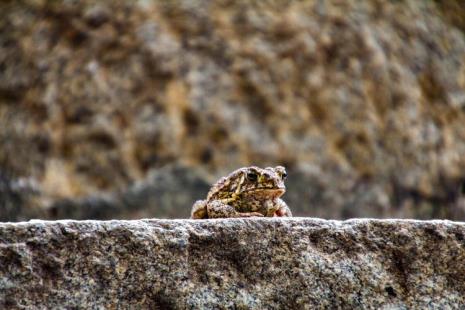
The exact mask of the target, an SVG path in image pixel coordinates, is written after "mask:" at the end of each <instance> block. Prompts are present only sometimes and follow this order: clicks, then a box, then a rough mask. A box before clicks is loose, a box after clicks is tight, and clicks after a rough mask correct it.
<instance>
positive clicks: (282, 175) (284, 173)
mask: <svg viewBox="0 0 465 310" xmlns="http://www.w3.org/2000/svg"><path fill="white" fill-rule="evenodd" d="M281 178H282V179H283V180H285V179H286V178H287V173H286V172H283V173H281Z"/></svg>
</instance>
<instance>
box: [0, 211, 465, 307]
mask: <svg viewBox="0 0 465 310" xmlns="http://www.w3.org/2000/svg"><path fill="white" fill-rule="evenodd" d="M464 236H465V223H458V222H450V221H425V222H421V221H408V220H350V221H344V222H341V221H326V220H318V219H310V218H290V219H226V220H206V221H203V220H199V221H193V220H138V221H108V222H100V221H83V222H78V221H58V222H44V221H33V222H27V223H26V222H23V223H16V224H11V223H3V224H0V266H1V268H0V306H2V307H3V308H22V307H24V308H27V309H37V308H60V307H61V308H67V309H72V308H85V309H90V308H94V309H96V308H99V307H100V308H105V309H117V308H119V309H121V308H129V307H132V308H150V309H213V308H214V309H270V308H277V309H313V308H315V307H320V308H331V309H335V308H340V309H360V308H363V309H367V308H370V309H426V308H430V309H434V308H436V309H445V308H447V307H451V308H463V307H465V297H464V296H465V269H464V266H465V237H464Z"/></svg>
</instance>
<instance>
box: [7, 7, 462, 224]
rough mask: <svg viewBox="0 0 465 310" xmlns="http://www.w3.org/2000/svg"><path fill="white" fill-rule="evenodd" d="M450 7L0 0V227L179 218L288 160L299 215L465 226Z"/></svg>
mask: <svg viewBox="0 0 465 310" xmlns="http://www.w3.org/2000/svg"><path fill="white" fill-rule="evenodd" d="M464 33H465V5H463V3H462V1H460V0H457V1H453V0H451V1H423V0H417V1H407V0H401V1H383V0H379V1H372V0H365V1H360V0H352V1H336V0H334V1H319V0H315V1H310V0H309V1H305V0H304V1H290V0H287V1H284V0H283V1H278V0H276V1H245V0H243V1H228V0H223V1H221V0H218V1H208V0H204V1H194V0H185V1H163V0H159V1H149V0H140V1H110V0H106V1H97V0H95V1H90V0H89V1H65V0H61V1H59V0H53V1H52V0H48V1H45V0H29V1H28V0H24V1H1V2H0V220H1V221H18V220H27V219H30V218H44V219H59V218H75V219H90V218H93V219H110V218H115V219H116V218H141V217H159V218H185V217H188V216H189V211H190V207H191V204H192V202H193V201H194V200H196V199H199V198H203V197H204V196H205V195H206V193H207V191H208V188H209V185H210V184H211V183H213V182H215V181H216V179H217V178H219V177H220V176H223V175H225V174H227V173H229V172H230V171H231V170H234V169H236V168H238V167H241V166H245V165H251V164H254V165H258V166H275V165H278V164H280V165H284V166H286V167H287V169H288V173H289V178H288V182H287V186H288V190H287V193H286V195H285V196H284V199H285V200H286V201H287V202H288V204H289V205H290V207H291V208H292V209H293V211H294V214H295V215H297V216H316V217H323V218H338V219H342V218H349V217H380V218H386V217H399V218H420V219H429V218H448V219H454V220H465V198H464V195H465V194H464V192H465V186H464V181H465V66H464V64H465V36H464Z"/></svg>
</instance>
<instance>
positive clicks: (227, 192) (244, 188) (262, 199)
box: [191, 166, 292, 219]
mask: <svg viewBox="0 0 465 310" xmlns="http://www.w3.org/2000/svg"><path fill="white" fill-rule="evenodd" d="M286 176H287V173H286V169H285V168H284V167H282V166H277V167H275V168H271V167H268V168H265V169H262V168H259V167H254V166H252V167H245V168H240V169H238V170H236V171H233V172H232V173H231V174H229V175H228V176H227V177H223V178H221V179H220V180H218V182H216V184H215V185H213V186H212V188H211V189H210V191H209V192H208V195H207V199H206V200H198V201H196V202H195V203H194V205H193V206H192V212H191V218H193V219H206V218H221V217H251V216H267V217H272V216H292V213H291V210H290V209H289V207H288V206H287V205H286V203H285V202H284V201H283V200H282V199H281V198H280V197H281V196H282V195H283V194H284V192H285V191H286V186H285V185H284V179H285V178H286Z"/></svg>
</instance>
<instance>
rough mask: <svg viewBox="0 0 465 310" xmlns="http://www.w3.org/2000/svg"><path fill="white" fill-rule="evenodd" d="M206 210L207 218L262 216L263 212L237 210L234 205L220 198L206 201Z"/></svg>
mask: <svg viewBox="0 0 465 310" xmlns="http://www.w3.org/2000/svg"><path fill="white" fill-rule="evenodd" d="M207 212H208V218H225V217H253V216H260V217H262V216H263V214H261V213H258V212H238V211H237V210H236V209H234V207H232V206H230V205H228V204H226V203H224V202H222V201H221V200H213V201H211V202H209V203H207Z"/></svg>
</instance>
